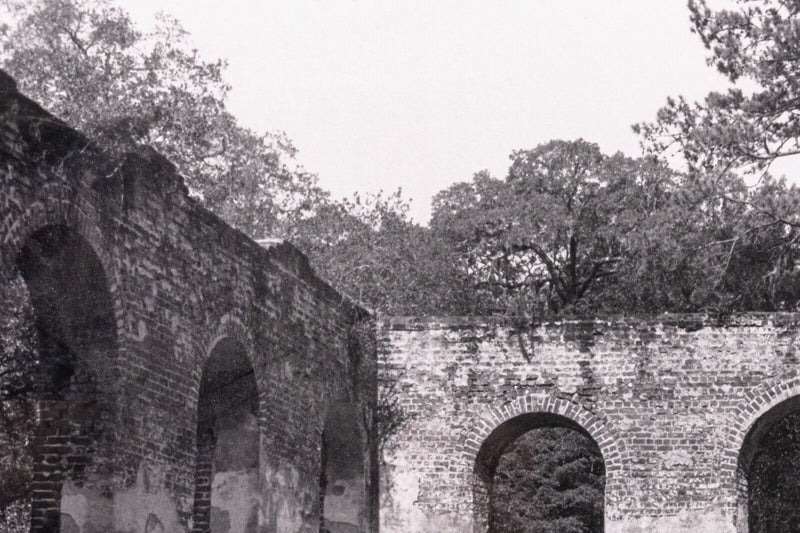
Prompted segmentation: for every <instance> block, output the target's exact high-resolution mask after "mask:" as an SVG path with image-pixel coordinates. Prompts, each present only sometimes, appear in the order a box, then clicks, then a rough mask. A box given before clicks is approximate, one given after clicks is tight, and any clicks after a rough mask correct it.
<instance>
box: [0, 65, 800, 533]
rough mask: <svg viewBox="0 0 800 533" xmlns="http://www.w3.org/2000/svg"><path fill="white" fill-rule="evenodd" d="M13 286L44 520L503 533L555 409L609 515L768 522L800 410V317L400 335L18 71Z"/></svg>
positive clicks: (611, 320) (3, 201)
mask: <svg viewBox="0 0 800 533" xmlns="http://www.w3.org/2000/svg"><path fill="white" fill-rule="evenodd" d="M0 277H2V280H3V283H11V282H13V281H14V280H19V279H22V280H24V284H25V287H26V288H27V291H28V297H29V298H30V302H31V303H32V306H33V308H34V310H35V315H36V325H37V329H38V331H39V335H40V363H39V365H38V367H37V376H36V377H37V380H36V383H37V386H36V398H37V416H38V426H37V427H38V429H37V433H36V435H35V438H34V441H33V442H32V443H31V445H32V452H33V457H34V460H35V464H34V479H33V486H32V489H33V512H32V515H33V518H32V521H33V524H32V531H36V532H44V531H53V530H58V529H60V530H61V531H68V532H86V533H88V532H98V531H109V532H119V533H122V532H126V533H127V532H147V533H154V532H180V531H184V532H189V531H192V532H210V531H213V532H227V531H230V532H240V531H241V532H244V531H248V532H255V531H258V532H269V533H272V532H280V533H299V532H317V531H326V530H327V531H330V532H331V533H367V532H377V531H378V529H379V525H380V530H381V531H383V532H384V533H428V532H442V533H456V532H458V533H463V532H476V533H483V532H485V531H486V530H487V513H488V500H489V497H490V492H491V484H492V476H493V470H494V467H495V466H496V465H497V461H498V458H499V456H500V455H501V454H502V452H503V450H504V449H505V447H506V446H507V445H508V444H509V443H510V442H512V441H513V440H514V439H515V438H517V437H518V436H520V435H522V434H523V433H525V432H526V431H529V430H531V429H533V428H537V427H542V426H563V427H570V428H573V429H576V430H578V431H580V432H582V433H584V434H585V435H587V436H588V437H590V438H591V439H592V440H593V441H594V442H595V443H596V444H597V445H598V447H599V449H600V451H601V453H602V455H603V459H604V462H605V501H604V508H605V530H606V531H608V532H612V533H613V532H616V533H623V532H624V533H634V532H644V531H647V532H650V531H664V532H669V531H696V532H701V533H702V532H708V533H710V532H714V533H717V532H721V533H725V532H731V533H732V532H745V531H747V473H748V468H749V464H750V461H751V459H752V457H753V453H754V451H755V449H756V447H757V446H758V443H759V439H760V438H761V436H762V435H763V434H764V433H765V431H766V430H767V429H768V428H769V427H770V425H771V424H772V423H773V422H774V421H776V420H778V419H780V418H782V417H783V416H784V415H785V414H787V413H789V412H791V411H795V410H796V409H797V407H798V403H800V400H797V398H800V376H798V372H797V368H798V349H797V348H798V346H799V345H800V335H799V334H798V331H799V329H798V326H799V325H800V315H797V314H747V315H741V316H733V317H711V316H705V315H663V316H657V317H638V318H634V317H606V318H595V319H586V320H566V319H565V320H560V321H553V322H545V323H540V324H523V323H520V322H518V321H514V320H510V319H506V320H502V319H480V318H423V317H417V318H400V317H395V318H385V319H383V320H382V321H380V322H379V323H378V324H377V327H375V326H374V324H373V323H372V321H371V318H370V316H369V314H368V313H367V312H366V311H364V310H363V309H361V308H360V307H359V306H358V305H357V304H354V303H352V302H350V301H348V300H347V299H346V298H344V297H342V296H340V295H339V294H338V293H337V292H336V291H335V290H334V289H332V288H331V287H330V286H329V285H328V284H326V283H325V282H324V281H323V280H322V279H320V278H319V277H318V276H317V275H316V274H315V273H314V272H313V271H312V270H311V269H310V267H309V263H308V260H307V259H306V258H305V257H304V256H303V255H302V254H301V253H300V252H299V251H298V250H297V249H296V248H294V247H293V246H292V245H291V244H288V243H285V242H262V243H260V244H259V243H256V242H254V241H252V240H250V239H249V238H247V237H246V236H244V235H243V234H241V233H239V232H237V231H235V230H233V229H232V228H230V227H229V226H227V225H226V224H224V223H223V222H221V221H220V220H219V219H218V218H216V217H215V216H213V215H212V214H210V213H208V212H207V211H205V210H204V209H203V208H201V207H200V206H199V205H198V204H197V203H196V202H195V201H194V200H192V199H191V198H190V197H189V196H188V194H187V191H186V188H185V186H184V184H183V180H182V178H181V177H180V176H179V175H178V174H177V173H176V171H175V168H174V167H173V166H172V165H171V164H170V163H169V162H168V161H166V160H165V159H164V158H163V157H161V156H159V155H158V154H157V153H155V152H154V151H152V150H150V149H148V148H141V149H140V150H138V151H137V152H135V153H131V154H129V155H128V156H127V157H126V158H125V160H124V161H123V162H122V163H121V164H117V163H115V162H113V161H111V160H109V159H108V158H107V157H105V156H104V155H103V154H101V153H99V152H98V151H97V150H96V149H94V148H92V146H91V145H90V144H89V143H88V142H87V140H86V139H85V138H84V137H83V136H82V135H81V134H79V133H78V132H76V131H74V130H73V129H71V128H69V127H68V126H66V125H65V124H64V123H62V122H60V121H58V120H57V119H55V118H54V117H52V116H51V115H49V114H47V113H46V112H45V111H43V110H42V109H41V108H40V107H39V106H38V105H36V104H35V103H34V102H32V101H30V100H28V99H27V98H25V97H24V96H22V95H20V94H19V93H18V92H17V90H16V87H15V85H14V82H13V80H11V79H10V78H9V77H7V76H6V75H5V74H3V73H2V71H0ZM376 352H377V353H376ZM379 382H380V383H381V384H382V386H383V389H382V391H381V394H383V398H384V400H386V401H390V402H396V403H397V405H399V406H401V407H402V411H403V412H404V416H405V421H404V422H403V424H402V425H401V426H400V428H399V429H398V431H397V432H395V433H393V434H392V435H391V436H390V437H389V439H388V440H387V441H385V442H379V440H380V439H379V437H378V430H377V425H376V423H375V418H376V411H377V407H378V383H379ZM379 463H380V472H379ZM379 522H380V524H379Z"/></svg>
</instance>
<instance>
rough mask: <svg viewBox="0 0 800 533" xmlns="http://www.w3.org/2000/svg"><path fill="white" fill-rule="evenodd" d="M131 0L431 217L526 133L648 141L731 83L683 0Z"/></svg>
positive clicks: (138, 11) (335, 165)
mask: <svg viewBox="0 0 800 533" xmlns="http://www.w3.org/2000/svg"><path fill="white" fill-rule="evenodd" d="M120 1H121V3H122V5H124V7H125V8H126V9H128V10H129V12H130V13H131V15H132V16H133V18H134V20H136V21H137V23H139V24H140V25H141V26H142V27H145V28H146V27H149V26H151V25H152V23H153V19H154V15H155V13H156V12H157V11H164V12H166V13H169V14H171V15H173V16H174V17H176V18H177V19H178V20H180V21H181V23H182V24H183V25H184V27H185V28H186V29H187V30H188V31H189V32H190V33H191V35H192V41H193V43H194V44H195V45H196V46H197V48H198V49H199V50H200V53H201V54H202V55H203V57H204V58H206V59H214V58H218V57H219V58H225V59H227V60H228V62H229V68H228V71H227V76H226V78H227V79H228V81H229V82H230V83H231V85H232V86H233V90H232V93H231V96H230V100H229V107H230V109H231V111H232V112H233V113H234V114H235V115H236V116H237V117H238V118H239V119H240V120H241V121H242V123H244V124H245V125H247V126H250V127H252V128H254V129H256V130H259V131H263V130H284V131H285V132H286V133H287V134H288V135H289V137H290V138H292V139H293V140H294V142H295V145H296V146H297V147H298V148H299V150H300V153H299V156H298V158H299V160H300V162H301V163H302V164H303V166H304V167H305V168H307V169H308V170H310V171H313V172H316V173H318V174H319V178H320V182H321V184H322V185H323V186H324V187H326V188H327V189H329V190H331V191H332V192H333V193H334V195H336V196H344V195H349V194H350V193H352V192H353V191H355V190H358V191H365V192H366V191H377V190H379V189H384V190H387V191H391V190H395V189H396V188H397V187H402V188H403V191H404V193H405V195H406V196H408V197H411V198H412V199H413V202H412V215H413V216H414V218H415V219H416V220H418V221H420V222H423V223H424V222H426V221H427V220H428V217H429V215H430V200H431V197H432V196H433V195H434V194H435V193H436V192H438V191H440V190H441V189H443V188H445V187H447V186H448V185H450V184H451V183H453V182H455V181H463V180H467V179H470V178H471V176H472V174H473V173H474V172H476V171H478V170H481V169H484V168H487V169H489V170H490V171H491V172H492V173H493V174H495V175H496V176H498V177H503V176H505V173H506V170H507V168H508V155H509V154H510V153H511V151H512V150H513V149H518V148H532V147H534V146H536V145H537V144H540V143H543V142H546V141H548V140H550V139H575V138H578V137H583V138H584V139H587V140H590V141H593V142H597V143H598V144H599V145H600V147H601V148H602V149H603V150H604V151H605V152H607V153H613V152H616V151H623V152H625V153H626V154H629V155H638V154H639V146H638V139H637V138H636V136H635V135H634V134H633V133H632V132H631V128H630V126H631V124H633V123H635V122H639V121H642V120H649V119H651V118H653V117H654V116H655V113H656V111H657V109H658V108H659V107H660V106H661V105H662V104H663V103H664V101H665V99H666V97H667V96H668V95H678V94H683V95H685V96H687V97H690V98H692V99H699V98H702V97H703V96H704V95H705V94H706V93H707V92H708V91H709V90H712V89H722V88H724V87H725V86H726V83H725V80H724V79H723V78H722V77H721V76H720V75H718V74H717V73H716V72H715V71H714V70H713V69H712V68H709V67H708V66H706V64H705V57H706V50H705V49H704V48H703V46H702V44H701V42H700V40H699V39H698V38H697V36H696V35H693V34H692V33H691V32H690V30H689V14H688V9H687V8H686V4H685V2H684V1H682V0H646V1H645V0H605V1H597V0H546V1H545V0H539V1H534V0H528V1H524V0H516V1H512V0H500V1H492V2H488V1H467V0H458V1H455V0H452V1H451V0H435V1H402V2H400V1H372V0H371V1H365V0H360V1H353V0H337V1H324V2H323V1H310V0H292V1H288V0H287V1H246V0H228V1H225V2H222V1H211V0H136V1H135V2H133V1H125V2H122V0H120ZM784 167H786V165H784ZM786 168H791V167H786ZM794 168H795V169H798V168H800V166H798V165H796V164H795V165H794ZM778 170H779V172H778V173H780V172H781V171H783V172H787V170H785V169H783V168H781V167H778ZM787 173H788V172H787Z"/></svg>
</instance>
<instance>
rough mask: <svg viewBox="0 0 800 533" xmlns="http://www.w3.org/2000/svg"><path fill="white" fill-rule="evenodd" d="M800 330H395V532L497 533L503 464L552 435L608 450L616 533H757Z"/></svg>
mask: <svg viewBox="0 0 800 533" xmlns="http://www.w3.org/2000/svg"><path fill="white" fill-rule="evenodd" d="M798 326H800V315H796V314H747V315H741V316H734V317H727V318H721V319H718V318H714V317H709V316H704V315H663V316H656V317H643V318H626V317H608V318H597V319H591V320H562V321H554V322H547V323H544V324H541V325H537V326H525V327H519V326H517V325H514V324H513V323H511V322H508V321H505V322H504V321H497V320H482V319H467V318H450V319H447V318H391V319H386V320H384V321H383V322H382V323H381V324H380V325H379V333H378V335H379V361H380V369H379V375H380V379H381V381H382V382H383V381H385V380H387V379H388V380H397V381H398V383H397V384H396V386H394V388H393V389H394V392H393V393H392V394H393V395H395V399H396V400H397V401H398V402H399V404H400V405H402V406H403V408H404V410H405V413H406V415H407V416H408V421H407V422H406V423H405V424H404V426H403V427H401V428H400V430H399V431H398V432H397V433H396V434H395V435H394V436H393V437H392V438H391V439H390V440H389V441H388V442H387V443H386V445H385V447H384V452H383V459H384V461H385V464H384V467H383V470H382V473H381V483H382V494H381V531H382V532H383V533H395V532H396V533H400V532H403V533H413V532H425V531H441V532H453V533H455V532H465V531H485V527H486V498H487V496H486V492H487V489H488V485H489V483H490V482H491V479H490V474H491V473H490V472H487V465H490V463H491V461H492V460H493V454H494V456H496V455H497V453H499V452H498V450H499V449H501V448H502V446H503V445H504V444H505V443H506V442H507V441H508V440H509V439H513V438H514V437H515V436H517V435H519V434H521V432H524V431H526V430H529V429H531V428H532V427H537V426H538V425H551V424H552V425H572V426H573V427H579V428H582V429H583V430H585V431H586V432H587V433H588V434H589V435H590V436H591V437H592V438H593V439H594V440H595V441H596V442H597V444H598V445H599V448H600V450H601V451H602V453H603V456H604V460H605V466H606V473H607V474H606V494H605V515H606V519H605V524H606V531H608V532H626V533H628V532H644V531H659V532H662V531H664V532H667V531H694V532H697V531H699V532H709V533H711V532H715V533H716V532H733V531H746V527H747V526H746V524H747V520H746V500H744V499H743V495H746V482H745V480H744V474H743V472H742V470H743V468H746V466H747V465H746V461H741V459H742V457H743V456H744V455H747V454H748V453H749V452H748V451H747V450H748V449H749V448H751V447H752V446H753V444H752V440H753V439H752V438H750V437H748V435H749V434H752V433H757V432H754V431H753V429H754V428H755V427H757V424H756V422H757V421H758V420H765V417H763V416H762V415H764V413H768V417H772V418H775V416H776V415H775V413H777V415H780V414H781V412H783V413H784V414H785V411H786V409H788V408H789V406H791V407H795V406H794V405H793V402H784V400H787V399H788V398H790V397H792V396H794V395H800V377H798V375H797V369H798V355H800V354H799V353H798V348H800V329H799V328H798ZM776 406H777V407H776ZM536 413H538V414H536ZM745 441H748V442H749V444H746V443H745Z"/></svg>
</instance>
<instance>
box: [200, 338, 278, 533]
mask: <svg viewBox="0 0 800 533" xmlns="http://www.w3.org/2000/svg"><path fill="white" fill-rule="evenodd" d="M237 337H238V336H222V337H216V338H215V339H214V341H213V342H212V344H211V345H210V348H209V355H208V357H207V358H206V360H205V364H204V365H203V370H202V375H201V378H200V385H199V390H198V401H197V432H196V450H197V455H196V462H195V493H194V505H193V511H192V531H194V532H198V533H199V532H202V533H208V532H212V533H216V532H222V531H225V532H227V531H230V532H232V533H235V532H242V533H244V532H245V531H255V530H257V528H258V526H259V520H260V518H261V514H262V513H261V511H262V500H261V497H262V495H261V493H262V488H261V477H260V466H261V423H260V422H259V396H260V395H259V389H258V384H257V381H256V377H255V370H254V368H253V365H252V363H251V358H250V356H249V355H248V350H247V348H246V347H245V345H243V344H242V342H241V341H240V340H239V338H237Z"/></svg>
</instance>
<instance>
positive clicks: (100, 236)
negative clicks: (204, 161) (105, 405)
mask: <svg viewBox="0 0 800 533" xmlns="http://www.w3.org/2000/svg"><path fill="white" fill-rule="evenodd" d="M52 224H58V225H64V226H67V227H68V228H70V230H72V231H74V232H76V233H77V234H78V235H80V236H81V237H82V238H83V239H85V240H86V241H87V242H88V243H89V245H90V246H91V248H92V249H93V250H94V252H95V253H96V254H97V256H98V258H99V260H100V262H101V263H102V265H103V270H104V273H105V277H106V279H105V283H106V285H107V287H108V290H109V292H110V294H111V299H112V300H113V316H114V319H115V322H116V324H115V328H116V329H115V331H116V343H117V349H116V350H113V352H114V353H109V354H108V360H109V364H108V365H107V367H108V369H107V370H104V371H103V373H102V374H101V375H99V376H98V378H97V379H98V381H99V382H100V383H101V386H102V389H103V390H104V391H108V394H109V395H110V396H112V397H113V398H112V399H111V402H112V403H113V406H114V407H113V411H114V417H113V420H111V421H110V422H107V423H105V427H104V428H103V429H104V431H105V432H106V434H109V435H110V437H109V439H110V440H111V442H112V443H113V444H112V448H110V449H108V450H104V451H100V450H95V453H94V454H93V456H92V457H91V458H86V459H85V460H86V462H87V463H88V464H89V466H88V468H87V469H88V473H87V475H86V476H85V477H84V478H83V479H80V480H78V481H77V482H73V481H71V480H67V481H65V483H64V488H63V491H62V496H63V497H62V501H61V504H60V506H59V504H58V502H55V503H54V505H55V506H56V507H57V509H56V512H58V511H59V510H60V511H61V512H62V513H64V514H62V527H63V524H64V523H65V521H66V522H68V523H69V524H70V527H72V528H76V529H73V530H74V531H91V530H92V528H93V527H95V528H97V527H99V526H98V522H97V521H98V520H103V517H112V518H111V521H112V524H111V527H112V529H108V530H113V531H120V532H122V531H124V532H140V531H148V532H150V531H170V532H178V531H188V530H189V529H190V527H191V525H192V524H191V521H192V518H191V516H192V506H193V500H194V497H195V494H194V485H195V451H196V450H195V444H196V443H195V440H196V430H197V402H198V392H199V385H200V379H201V375H202V370H203V366H204V364H205V361H206V359H207V357H208V356H209V354H210V353H211V351H212V349H213V347H214V346H215V344H216V342H217V341H219V340H220V339H222V338H225V337H233V338H235V339H236V340H237V341H238V342H240V343H241V345H242V346H244V347H245V351H246V353H247V357H248V359H249V360H250V363H251V364H252V367H253V369H254V372H255V377H256V382H257V385H258V393H259V409H258V418H259V426H260V428H259V429H260V432H261V437H260V440H261V446H260V461H259V463H260V474H259V479H258V481H257V484H258V487H259V493H260V495H261V498H262V502H261V505H260V510H259V516H257V517H255V518H254V520H255V522H254V521H253V519H252V518H253V517H245V519H244V520H242V517H231V523H240V522H242V521H244V522H248V521H249V522H248V523H250V524H251V525H252V524H257V527H256V526H254V527H256V529H253V531H255V530H257V531H264V532H276V531H277V532H287V533H289V532H291V533H294V532H301V531H303V532H306V531H317V529H318V524H319V477H320V447H321V436H322V430H323V423H324V420H325V416H326V413H327V411H328V410H329V406H331V405H334V404H335V403H337V402H341V401H343V400H346V401H351V402H353V403H355V404H356V405H358V409H359V413H358V415H359V417H360V420H359V422H360V423H361V424H366V425H369V424H370V423H371V419H372V411H373V407H374V404H375V401H376V400H375V394H376V386H375V360H374V352H373V350H374V347H372V346H371V343H370V342H369V339H368V338H367V337H369V328H366V327H364V324H365V323H366V321H368V316H367V314H366V313H365V312H364V311H363V310H362V309H360V308H359V307H358V306H356V305H354V304H353V303H351V302H349V301H348V300H347V299H345V298H344V297H342V296H340V295H339V294H338V293H336V292H335V290H334V289H332V288H331V287H330V286H329V285H328V284H327V283H326V282H324V281H323V280H322V279H320V278H319V277H318V276H317V275H316V274H315V273H314V272H313V271H312V270H311V268H310V266H309V264H308V260H307V258H306V257H304V256H303V255H302V254H301V253H300V252H299V251H298V250H297V249H296V248H294V247H293V246H292V245H290V244H287V243H283V242H276V243H272V244H267V245H264V246H260V245H259V244H257V243H255V242H253V241H252V240H250V239H249V238H247V237H246V236H244V235H243V234H241V233H240V232H238V231H236V230H234V229H232V228H230V227H229V226H227V225H226V224H224V223H223V222H221V221H220V220H219V219H218V218H216V217H215V216H213V215H211V214H210V213H208V212H207V211H205V210H204V209H202V208H201V207H199V206H198V205H197V204H196V202H195V201H194V200H193V199H191V198H189V197H188V195H187V191H186V188H185V186H184V185H183V180H182V178H181V177H180V176H179V175H178V174H177V173H176V172H175V169H174V168H173V167H172V166H171V165H170V164H169V162H167V161H166V160H164V159H163V158H162V157H161V156H159V155H158V154H156V153H155V152H154V151H152V150H150V149H148V148H143V149H141V150H139V151H138V152H137V153H134V154H129V155H128V156H127V158H126V159H125V161H124V162H123V163H121V164H120V163H119V161H117V160H114V161H112V160H109V159H108V158H106V157H105V156H104V155H103V154H101V153H99V152H98V151H97V150H96V149H94V148H93V147H92V146H91V145H90V144H89V143H88V142H87V141H86V139H85V138H83V137H82V136H81V135H80V134H79V133H78V132H76V131H74V130H72V129H71V128H69V127H68V126H66V125H65V124H63V123H61V122H59V121H58V120H57V119H55V118H54V117H52V116H50V115H48V114H47V113H46V112H44V111H43V110H42V109H41V108H39V106H38V105H36V104H35V103H33V102H32V101H30V100H28V99H27V98H25V97H24V96H22V95H20V94H19V93H18V92H17V90H16V87H15V86H14V83H13V81H12V80H11V79H10V78H8V77H7V76H6V75H5V74H4V73H2V72H1V71H0V263H1V265H2V267H1V269H0V272H2V279H3V281H4V282H7V281H8V280H9V279H10V277H11V276H14V275H15V260H16V257H17V255H18V254H19V250H20V248H21V247H22V246H23V243H24V242H25V240H26V239H27V238H28V237H29V236H30V235H32V234H33V233H34V232H36V231H37V230H39V229H41V228H43V227H46V226H48V225H52ZM364 433H365V434H367V435H371V432H370V431H369V430H368V429H365V431H364ZM365 449H366V450H367V451H366V452H365V454H366V457H365V462H366V463H367V468H374V467H375V464H374V460H373V457H374V446H373V443H368V444H367V445H365ZM44 475H45V476H47V475H49V474H44ZM368 479H370V478H369V476H368ZM364 491H365V494H369V495H372V496H370V497H374V494H375V489H374V487H371V486H366V487H364ZM373 515H374V513H373ZM370 520H371V521H370ZM374 520H375V517H374V516H372V517H370V516H369V513H368V512H367V511H365V512H364V516H363V517H362V520H361V523H360V524H358V525H357V527H358V528H359V531H372V530H373V522H374ZM105 527H107V526H105V525H104V526H103V527H101V529H104V530H107V529H105Z"/></svg>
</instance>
